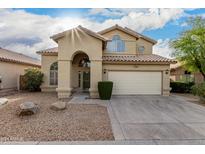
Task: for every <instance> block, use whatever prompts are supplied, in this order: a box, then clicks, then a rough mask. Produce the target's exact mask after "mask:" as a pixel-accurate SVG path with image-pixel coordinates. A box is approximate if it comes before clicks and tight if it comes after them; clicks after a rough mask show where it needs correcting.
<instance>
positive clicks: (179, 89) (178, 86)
mask: <svg viewBox="0 0 205 154" xmlns="http://www.w3.org/2000/svg"><path fill="white" fill-rule="evenodd" d="M193 85H194V83H193V82H171V83H170V87H171V88H172V89H171V92H175V93H190V92H191V87H192V86H193Z"/></svg>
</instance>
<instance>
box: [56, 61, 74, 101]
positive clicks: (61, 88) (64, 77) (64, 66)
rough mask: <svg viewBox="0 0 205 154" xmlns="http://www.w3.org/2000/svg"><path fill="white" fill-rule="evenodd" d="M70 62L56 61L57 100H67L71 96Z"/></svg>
mask: <svg viewBox="0 0 205 154" xmlns="http://www.w3.org/2000/svg"><path fill="white" fill-rule="evenodd" d="M71 66H72V65H71V60H58V88H57V89H56V91H57V92H58V98H69V97H70V95H71V90H72V88H71Z"/></svg>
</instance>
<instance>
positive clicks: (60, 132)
mask: <svg viewBox="0 0 205 154" xmlns="http://www.w3.org/2000/svg"><path fill="white" fill-rule="evenodd" d="M7 98H8V100H9V102H8V104H7V105H5V107H3V108H0V128H1V131H0V138H1V137H2V138H4V139H5V140H6V141H21V142H22V141H96V140H100V141H103V140H106V141H107V140H114V137H113V133H112V128H111V124H110V119H109V116H108V113H107V109H106V107H102V106H99V105H94V104H93V105H87V104H67V109H66V110H62V111H60V112H54V111H53V110H51V109H50V106H51V104H52V103H53V102H58V101H59V100H58V98H57V95H56V94H53V93H38V92H37V93H18V94H16V95H11V96H8V97H7ZM27 101H31V102H35V103H36V104H37V105H38V106H39V109H40V110H39V112H38V113H37V114H34V115H32V116H21V117H19V116H18V115H16V114H15V111H16V110H17V109H18V108H19V105H20V104H21V103H24V102H27ZM67 103H68V102H67Z"/></svg>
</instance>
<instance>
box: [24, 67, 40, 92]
mask: <svg viewBox="0 0 205 154" xmlns="http://www.w3.org/2000/svg"><path fill="white" fill-rule="evenodd" d="M24 77H25V89H26V90H29V91H40V85H41V84H42V83H43V73H41V71H40V70H39V69H38V68H29V69H26V70H25V74H24Z"/></svg>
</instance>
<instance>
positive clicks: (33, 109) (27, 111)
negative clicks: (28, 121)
mask: <svg viewBox="0 0 205 154" xmlns="http://www.w3.org/2000/svg"><path fill="white" fill-rule="evenodd" d="M19 107H20V111H19V116H26V115H32V114H35V113H37V111H38V109H39V108H38V106H37V105H36V104H34V103H33V102H25V103H22V104H20V106H19Z"/></svg>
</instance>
